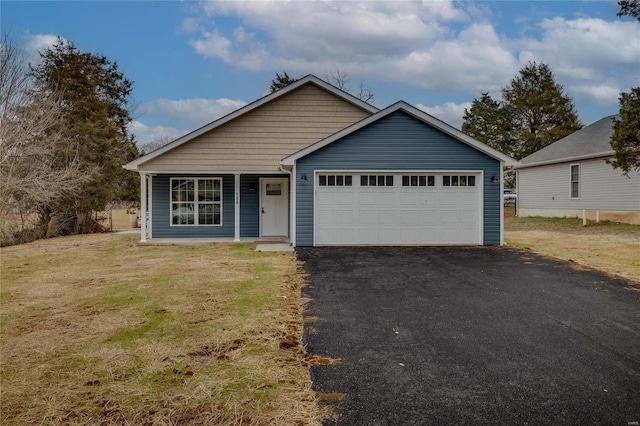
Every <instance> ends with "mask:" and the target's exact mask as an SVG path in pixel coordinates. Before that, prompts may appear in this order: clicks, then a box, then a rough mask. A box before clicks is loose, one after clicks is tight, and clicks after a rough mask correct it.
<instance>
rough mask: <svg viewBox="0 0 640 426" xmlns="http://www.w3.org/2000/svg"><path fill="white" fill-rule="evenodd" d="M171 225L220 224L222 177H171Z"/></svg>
mask: <svg viewBox="0 0 640 426" xmlns="http://www.w3.org/2000/svg"><path fill="white" fill-rule="evenodd" d="M171 225H178V226H179V225H222V178H172V179H171Z"/></svg>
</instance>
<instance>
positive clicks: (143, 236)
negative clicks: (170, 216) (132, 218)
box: [140, 172, 147, 243]
mask: <svg viewBox="0 0 640 426" xmlns="http://www.w3.org/2000/svg"><path fill="white" fill-rule="evenodd" d="M146 218H147V174H146V173H145V172H140V242H141V243H146V242H147V221H146Z"/></svg>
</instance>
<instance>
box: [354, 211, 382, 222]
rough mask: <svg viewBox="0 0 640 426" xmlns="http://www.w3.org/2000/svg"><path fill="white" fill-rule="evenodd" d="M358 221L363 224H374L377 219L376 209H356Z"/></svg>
mask: <svg viewBox="0 0 640 426" xmlns="http://www.w3.org/2000/svg"><path fill="white" fill-rule="evenodd" d="M358 213H359V214H358V222H359V223H361V224H363V225H367V224H369V225H371V224H375V223H376V222H377V221H378V211H377V210H364V209H361V210H359V211H358Z"/></svg>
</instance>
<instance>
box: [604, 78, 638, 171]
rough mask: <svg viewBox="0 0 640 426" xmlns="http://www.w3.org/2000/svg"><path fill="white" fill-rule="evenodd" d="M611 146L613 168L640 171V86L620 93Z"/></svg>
mask: <svg viewBox="0 0 640 426" xmlns="http://www.w3.org/2000/svg"><path fill="white" fill-rule="evenodd" d="M611 147H612V148H613V150H614V151H615V154H614V159H613V160H612V161H611V162H610V163H611V164H612V165H613V167H614V168H616V169H618V168H619V169H622V170H623V171H624V172H625V174H627V173H629V172H630V171H633V170H635V171H639V172H640V87H635V88H633V89H631V91H630V92H629V93H621V94H620V119H619V120H618V119H615V120H614V123H613V134H612V135H611Z"/></svg>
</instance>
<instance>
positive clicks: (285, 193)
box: [260, 178, 289, 237]
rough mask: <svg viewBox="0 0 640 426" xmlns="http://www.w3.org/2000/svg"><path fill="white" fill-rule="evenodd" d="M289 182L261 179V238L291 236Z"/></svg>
mask: <svg viewBox="0 0 640 426" xmlns="http://www.w3.org/2000/svg"><path fill="white" fill-rule="evenodd" d="M288 231H289V181H288V180H287V179H284V178H262V179H260V236H261V237H288V236H289V232H288Z"/></svg>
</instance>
